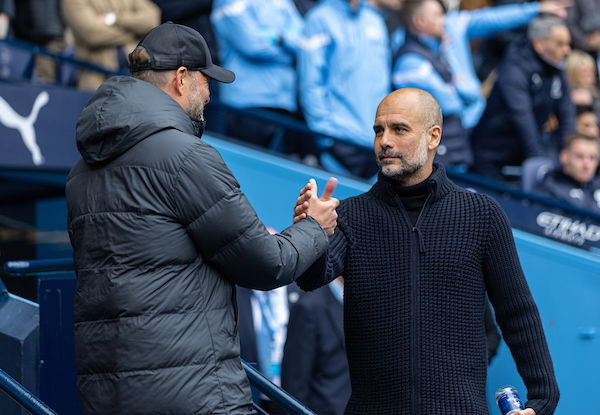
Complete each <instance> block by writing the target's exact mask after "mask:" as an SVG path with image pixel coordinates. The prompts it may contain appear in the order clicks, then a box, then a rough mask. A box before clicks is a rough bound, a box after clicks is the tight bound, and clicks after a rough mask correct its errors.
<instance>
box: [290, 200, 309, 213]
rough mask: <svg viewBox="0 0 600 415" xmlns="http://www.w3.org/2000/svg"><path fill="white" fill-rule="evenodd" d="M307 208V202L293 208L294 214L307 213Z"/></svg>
mask: <svg viewBox="0 0 600 415" xmlns="http://www.w3.org/2000/svg"><path fill="white" fill-rule="evenodd" d="M308 206H309V203H308V202H304V203H302V204H301V205H296V206H294V214H296V215H299V214H300V213H302V212H305V211H307V210H308Z"/></svg>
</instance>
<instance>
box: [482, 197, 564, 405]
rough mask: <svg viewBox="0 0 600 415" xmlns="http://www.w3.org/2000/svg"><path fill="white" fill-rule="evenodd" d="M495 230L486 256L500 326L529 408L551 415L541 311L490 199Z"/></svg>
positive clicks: (554, 396) (553, 397)
mask: <svg viewBox="0 0 600 415" xmlns="http://www.w3.org/2000/svg"><path fill="white" fill-rule="evenodd" d="M489 207H490V216H491V218H490V219H491V220H490V222H489V224H490V229H489V235H488V240H487V243H486V252H485V255H484V264H483V269H484V275H485V281H486V287H487V291H488V297H489V299H490V301H491V303H492V305H493V306H494V309H495V311H496V320H497V322H498V325H499V326H500V329H501V330H502V336H503V337H504V340H505V341H506V344H507V345H508V347H509V348H510V351H511V353H512V355H513V358H514V360H515V363H516V364H517V369H518V371H519V373H520V374H521V377H522V378H523V381H524V382H525V386H526V387H527V392H528V393H527V402H526V404H525V406H526V407H527V408H532V409H534V410H535V412H536V414H537V415H543V414H552V413H554V409H555V408H556V406H557V404H558V399H559V390H558V385H557V383H556V378H555V375H554V367H553V364H552V359H551V357H550V351H549V349H548V344H547V343H546V337H545V335H544V329H543V326H542V321H541V318H540V315H539V312H538V308H537V306H536V304H535V301H534V300H533V296H532V295H531V292H530V290H529V286H528V284H527V280H526V279H525V275H524V273H523V270H522V268H521V264H520V262H519V258H518V255H517V250H516V246H515V242H514V239H513V236H512V231H511V228H510V224H509V222H508V219H507V218H506V215H505V214H504V212H503V211H502V209H501V207H500V206H499V205H498V203H497V202H496V201H494V200H491V199H490V206H489Z"/></svg>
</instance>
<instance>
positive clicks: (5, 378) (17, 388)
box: [0, 369, 58, 415]
mask: <svg viewBox="0 0 600 415" xmlns="http://www.w3.org/2000/svg"><path fill="white" fill-rule="evenodd" d="M0 390H2V391H4V393H6V394H7V395H8V396H10V397H11V398H12V399H14V401H15V402H17V403H18V404H19V405H21V406H22V407H23V408H25V409H26V410H27V411H29V413H32V414H33V415H58V414H57V413H56V412H54V411H53V410H52V409H50V407H49V406H48V405H46V404H45V403H44V402H42V401H41V400H40V399H39V398H38V397H37V396H35V395H34V394H33V393H31V392H29V391H28V390H27V389H26V388H25V387H24V386H23V385H21V384H20V383H19V382H17V381H16V380H14V379H13V378H12V377H10V376H9V375H8V374H7V373H6V372H5V371H4V370H2V369H0Z"/></svg>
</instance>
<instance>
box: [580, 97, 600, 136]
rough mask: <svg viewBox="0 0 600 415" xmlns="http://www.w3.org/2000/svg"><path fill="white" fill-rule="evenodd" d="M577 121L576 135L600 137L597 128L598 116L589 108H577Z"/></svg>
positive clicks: (599, 130) (599, 131)
mask: <svg viewBox="0 0 600 415" xmlns="http://www.w3.org/2000/svg"><path fill="white" fill-rule="evenodd" d="M576 111H577V119H576V120H575V130H576V131H577V132H578V133H581V134H585V135H588V136H590V137H598V136H600V129H599V128H598V116H597V115H596V112H595V111H594V110H593V108H592V107H591V106H585V105H584V106H579V105H578V106H577V107H576Z"/></svg>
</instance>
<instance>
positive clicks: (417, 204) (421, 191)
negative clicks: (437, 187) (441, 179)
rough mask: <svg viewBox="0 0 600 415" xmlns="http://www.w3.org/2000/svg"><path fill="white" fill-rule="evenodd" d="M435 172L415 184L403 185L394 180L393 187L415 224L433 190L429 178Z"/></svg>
mask: <svg viewBox="0 0 600 415" xmlns="http://www.w3.org/2000/svg"><path fill="white" fill-rule="evenodd" d="M434 172H435V170H434V171H433V172H432V173H431V175H429V177H427V179H425V180H423V181H422V182H421V183H418V184H415V185H413V186H401V185H399V184H398V183H395V182H392V186H393V189H394V191H395V193H396V194H397V195H398V197H399V198H400V201H401V202H402V205H403V206H404V209H406V213H408V217H409V218H410V222H411V223H412V225H413V226H415V225H416V224H417V219H418V218H419V213H421V209H422V208H423V205H424V204H425V202H426V201H427V197H428V196H429V194H430V192H431V190H430V188H429V178H430V177H431V176H432V175H433V173H434ZM388 180H389V179H388ZM390 181H391V180H390Z"/></svg>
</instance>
